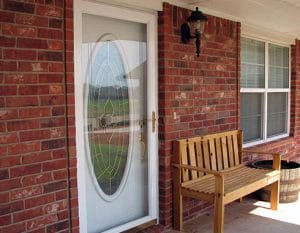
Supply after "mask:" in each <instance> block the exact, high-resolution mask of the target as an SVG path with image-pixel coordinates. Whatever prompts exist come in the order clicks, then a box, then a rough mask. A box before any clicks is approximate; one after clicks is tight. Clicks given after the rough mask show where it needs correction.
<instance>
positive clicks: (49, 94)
mask: <svg viewBox="0 0 300 233" xmlns="http://www.w3.org/2000/svg"><path fill="white" fill-rule="evenodd" d="M72 2H73V1H70V0H68V1H63V0H37V1H33V0H32V1H11V0H1V1H0V7H1V8H0V30H1V35H0V37H1V38H0V59H1V60H0V83H1V85H0V232H45V231H47V232H68V229H70V228H73V229H74V232H76V229H77V227H78V218H77V216H78V214H77V191H76V190H77V188H76V169H75V168H76V160H75V140H74V136H75V133H74V97H73V96H74V93H73V89H74V88H73V63H72V62H73V57H72V50H73V44H72V40H73V32H72V31H73V29H72V25H73V21H72ZM65 27H66V30H64V28H65ZM65 61H66V62H65ZM66 94H67V95H66ZM67 105H68V108H66V106H67ZM69 157H70V159H69ZM69 168H70V169H69ZM68 177H70V179H68ZM69 219H72V221H70V220H69Z"/></svg>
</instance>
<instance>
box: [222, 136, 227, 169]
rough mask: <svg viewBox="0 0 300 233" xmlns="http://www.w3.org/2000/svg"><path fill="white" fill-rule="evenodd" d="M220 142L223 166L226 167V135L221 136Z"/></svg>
mask: <svg viewBox="0 0 300 233" xmlns="http://www.w3.org/2000/svg"><path fill="white" fill-rule="evenodd" d="M221 142H222V158H223V162H224V163H223V165H224V166H223V168H224V169H226V168H229V163H228V152H227V143H226V136H223V137H221Z"/></svg>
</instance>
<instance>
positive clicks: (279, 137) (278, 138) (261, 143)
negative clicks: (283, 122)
mask: <svg viewBox="0 0 300 233" xmlns="http://www.w3.org/2000/svg"><path fill="white" fill-rule="evenodd" d="M287 138H292V136H290V135H289V134H282V135H279V136H276V137H272V138H268V139H266V140H260V141H255V142H250V143H245V144H243V148H249V147H253V146H261V145H263V144H267V143H270V142H274V141H277V140H280V139H287Z"/></svg>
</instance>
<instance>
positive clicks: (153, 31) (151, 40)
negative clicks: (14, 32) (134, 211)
mask: <svg viewBox="0 0 300 233" xmlns="http://www.w3.org/2000/svg"><path fill="white" fill-rule="evenodd" d="M84 13H87V14H93V15H99V16H106V17H112V16H113V17H114V18H116V19H121V20H127V21H133V22H138V23H144V24H147V64H148V66H147V104H148V112H147V117H148V119H151V117H152V111H154V112H155V113H156V115H157V113H158V106H157V96H158V92H157V86H158V85H157V77H158V75H157V58H156V57H157V56H156V54H157V15H156V14H151V13H148V12H141V11H136V10H131V9H128V8H119V7H116V6H109V5H104V4H100V3H93V2H88V1H74V86H75V115H76V150H77V185H78V202H79V203H78V204H79V226H80V232H83V233H85V232H87V213H86V203H85V201H84V200H85V199H86V193H85V186H84V185H85V184H84V182H85V174H86V172H85V166H84V164H85V163H86V156H83V155H84V153H85V150H84V136H83V122H84V121H83V112H84V111H83V106H84V105H83V98H82V97H83V89H84V88H83V85H82V84H83V82H82V80H81V78H82V75H81V74H82V63H81V62H82V61H81V56H82V53H81V45H82V14H84ZM156 117H157V118H158V116H156ZM147 122H148V139H149V141H148V155H149V158H148V159H149V163H148V164H149V165H148V166H149V167H148V169H149V180H148V182H149V183H148V184H149V216H146V217H144V218H141V219H138V220H135V221H133V222H130V223H128V224H124V225H121V226H119V227H117V228H114V229H113V230H112V231H107V232H119V231H124V230H127V229H130V228H132V227H135V226H138V225H141V224H143V223H146V222H148V221H151V220H153V219H158V127H157V122H156V130H155V132H152V130H151V129H152V123H151V121H147Z"/></svg>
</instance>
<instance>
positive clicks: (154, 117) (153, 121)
mask: <svg viewBox="0 0 300 233" xmlns="http://www.w3.org/2000/svg"><path fill="white" fill-rule="evenodd" d="M156 120H157V119H156V116H155V112H154V111H153V112H152V133H154V132H155V125H156Z"/></svg>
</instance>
